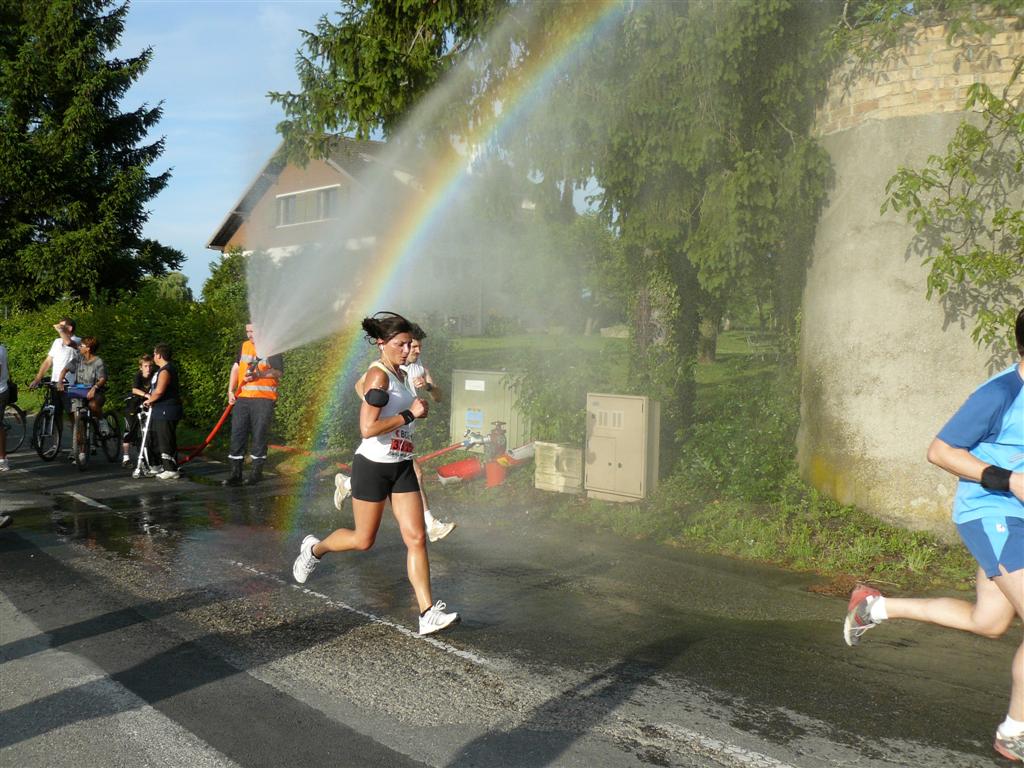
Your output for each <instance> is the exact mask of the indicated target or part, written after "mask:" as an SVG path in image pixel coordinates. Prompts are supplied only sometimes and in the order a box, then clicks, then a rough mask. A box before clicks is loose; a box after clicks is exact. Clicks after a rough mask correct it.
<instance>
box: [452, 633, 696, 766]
mask: <svg viewBox="0 0 1024 768" xmlns="http://www.w3.org/2000/svg"><path fill="white" fill-rule="evenodd" d="M692 640H693V638H692V637H689V638H688V637H687V636H686V635H673V636H671V637H666V638H662V639H660V640H657V641H654V642H651V643H648V644H647V645H644V646H642V647H640V648H637V649H636V650H634V651H633V652H632V653H629V654H628V655H627V656H626V658H624V659H622V660H621V661H619V662H618V663H616V664H613V665H612V666H610V667H608V668H607V669H605V670H602V671H600V672H596V673H595V674H593V675H591V676H590V677H588V678H587V679H585V680H583V681H582V682H580V683H578V684H576V685H574V686H572V687H571V688H569V689H567V690H565V691H563V692H562V693H561V694H559V695H557V696H555V697H554V698H551V699H548V700H547V701H546V702H544V703H543V704H541V705H540V706H538V707H536V708H535V709H534V710H533V711H532V712H530V713H529V714H528V715H527V716H526V717H525V719H524V720H523V721H522V722H521V723H519V724H518V725H517V726H516V727H515V728H513V729H511V730H507V731H502V732H497V733H494V732H491V733H487V734H484V735H482V736H480V737H478V738H477V739H475V740H473V741H472V742H470V743H469V744H468V745H466V747H465V748H463V749H462V750H461V751H460V752H459V754H458V755H457V756H456V757H455V758H454V759H453V760H451V761H450V762H449V763H448V768H470V766H493V765H501V766H503V768H507V767H508V766H539V765H554V764H556V762H557V760H558V757H559V755H561V754H562V753H564V752H565V751H566V750H567V749H568V748H569V747H570V746H571V745H572V744H573V743H575V742H576V741H578V740H580V739H582V738H584V737H585V736H586V735H587V734H588V733H590V732H591V731H592V730H593V729H594V728H595V726H597V725H598V724H599V723H601V722H602V721H603V720H605V719H606V718H608V717H609V716H610V715H612V714H613V713H614V712H615V711H616V710H617V709H618V708H619V707H620V706H621V705H622V704H623V703H624V702H626V701H627V700H628V699H629V698H630V697H631V696H632V695H633V693H634V692H635V691H636V690H637V689H638V688H640V687H641V686H644V685H649V684H651V683H652V680H653V678H654V677H655V676H656V675H657V674H658V673H659V672H660V671H661V670H663V669H665V668H666V667H668V666H669V665H671V663H672V662H673V660H675V659H676V658H678V657H679V656H681V655H682V654H683V653H685V652H686V650H687V647H688V645H689V643H690V642H691V641H692Z"/></svg>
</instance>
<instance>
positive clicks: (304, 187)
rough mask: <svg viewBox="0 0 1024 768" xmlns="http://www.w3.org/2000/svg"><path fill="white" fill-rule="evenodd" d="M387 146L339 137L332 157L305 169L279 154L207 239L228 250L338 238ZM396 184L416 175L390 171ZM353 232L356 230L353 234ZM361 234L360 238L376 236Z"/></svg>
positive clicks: (284, 246)
mask: <svg viewBox="0 0 1024 768" xmlns="http://www.w3.org/2000/svg"><path fill="white" fill-rule="evenodd" d="M386 146H387V145H386V144H384V143H383V142H380V141H363V140H357V139H350V138H346V137H338V139H337V140H336V141H335V144H334V147H333V149H332V151H331V154H330V157H328V158H327V159H324V160H319V159H311V160H310V161H309V163H308V164H307V165H306V166H305V167H301V166H298V165H295V164H292V163H287V162H285V161H283V160H281V159H278V158H277V153H275V156H274V157H272V158H271V159H270V161H269V162H267V164H266V165H265V166H264V167H263V168H262V169H261V170H260V172H259V173H258V174H257V175H256V178H255V179H254V180H253V181H252V182H251V183H250V184H249V186H248V187H247V188H246V190H245V192H244V193H243V194H242V197H241V198H240V199H239V200H238V202H237V203H235V205H234V206H233V207H232V209H231V211H230V212H229V213H228V214H227V216H226V217H225V218H224V220H223V222H222V223H221V225H220V226H219V227H218V228H217V231H216V232H215V233H214V235H213V237H211V238H210V241H209V242H208V243H207V248H210V249H212V250H216V251H221V252H224V251H226V250H227V249H229V248H233V247H240V248H242V249H243V250H246V251H252V250H256V249H262V250H267V251H272V252H273V251H274V250H276V249H291V248H293V247H296V246H305V245H311V244H322V243H329V242H332V241H336V239H337V230H338V221H339V220H340V219H341V217H342V215H343V213H344V212H345V210H346V209H347V208H348V207H349V206H351V205H352V204H353V201H354V200H355V199H357V196H358V195H359V188H360V186H361V179H364V178H366V177H367V176H368V175H369V172H370V171H371V169H374V168H375V167H379V163H380V162H381V157H382V156H383V154H384V150H385V149H386ZM386 176H387V177H389V178H390V179H391V181H392V182H393V183H394V185H395V186H396V187H403V188H404V189H405V190H406V193H407V191H408V189H409V186H408V184H409V180H410V179H411V178H412V177H411V174H408V173H402V172H400V171H397V170H392V173H390V174H386ZM349 234H352V233H349ZM375 234H376V233H374V232H372V231H366V232H365V233H359V235H360V236H361V237H360V239H362V240H366V239H368V238H373V237H375Z"/></svg>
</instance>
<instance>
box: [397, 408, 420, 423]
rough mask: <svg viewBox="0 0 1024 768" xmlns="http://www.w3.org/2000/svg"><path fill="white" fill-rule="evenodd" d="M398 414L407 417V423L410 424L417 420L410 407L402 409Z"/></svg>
mask: <svg viewBox="0 0 1024 768" xmlns="http://www.w3.org/2000/svg"><path fill="white" fill-rule="evenodd" d="M398 415H399V416H401V417H402V418H403V419H405V423H406V424H409V423H410V422H413V421H415V420H416V417H415V416H413V415H412V411H410V410H409V409H408V408H406V409H405V410H404V411H400V412H399V414H398Z"/></svg>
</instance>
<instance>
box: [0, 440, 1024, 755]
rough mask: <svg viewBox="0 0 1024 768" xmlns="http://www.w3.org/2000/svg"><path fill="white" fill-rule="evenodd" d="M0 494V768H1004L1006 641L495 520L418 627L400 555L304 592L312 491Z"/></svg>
mask: <svg viewBox="0 0 1024 768" xmlns="http://www.w3.org/2000/svg"><path fill="white" fill-rule="evenodd" d="M12 466H13V470H12V471H11V472H8V473H5V474H3V475H0V512H12V513H14V514H15V516H16V521H15V524H14V525H13V526H12V527H10V528H7V529H5V530H3V531H0V765H2V766H65V765H66V766H108V765H109V766H113V765H131V766H235V765H237V766H284V765H300V764H301V765H306V766H320V765H323V766H327V765H330V766H406V765H429V766H450V767H452V768H454V767H456V766H458V767H460V768H462V767H465V766H548V765H551V766H588V767H591V768H592V767H597V768H601V767H603V766H608V767H612V766H614V767H616V768H618V767H619V766H623V767H625V766H650V765H655V766H744V767H749V766H757V767H759V768H761V767H763V768H782V767H784V766H799V767H801V768H803V767H806V768H817V767H819V766H837V767H838V766H865V767H866V768H874V767H875V766H906V765H915V766H916V765H941V766H996V765H1006V764H1007V763H1005V761H1001V760H1000V759H999V758H997V757H996V756H995V754H994V753H993V752H992V750H991V735H992V733H993V731H994V729H995V726H996V724H997V723H998V722H999V721H1000V720H1001V719H1002V717H1003V715H1004V708H1005V702H1006V698H1007V695H1008V687H1009V674H1008V673H1009V665H1010V659H1011V656H1012V654H1013V651H1014V649H1015V645H1016V643H1017V642H1019V633H1020V629H1019V627H1017V628H1015V629H1014V630H1012V632H1011V635H1012V637H1007V638H1004V639H1002V640H998V641H991V640H983V639H981V638H975V637H970V636H966V635H964V634H962V633H957V632H952V631H949V630H942V629H938V628H933V627H925V626H919V625H914V624H908V623H903V624H897V623H893V624H891V625H885V626H883V627H880V628H878V629H876V630H873V631H872V632H871V633H870V634H869V635H868V636H867V637H866V639H865V642H864V644H863V645H862V646H861V647H859V648H857V649H855V650H851V649H848V648H846V646H845V645H843V643H842V640H841V637H840V632H841V622H842V615H843V611H844V608H845V605H844V602H845V601H843V600H840V599H836V598H830V597H825V596H822V595H819V594H815V593H812V592H810V591H808V589H807V588H808V586H809V585H810V584H811V583H812V579H811V577H807V576H802V575H794V574H788V573H784V572H780V571H775V570H772V569H768V568H761V567H754V566H750V565H746V564H742V563H737V562H735V561H731V560H727V559H723V558H710V557H705V556H699V555H696V554H694V553H690V552H686V551H682V550H673V549H667V548H664V547H659V546H654V545H648V544H644V543H639V542H633V541H625V540H622V539H619V538H616V537H613V536H610V535H608V534H604V533H597V532H594V531H592V530H589V529H587V528H585V527H583V526H577V525H573V524H571V523H566V522H557V521H552V520H550V519H547V518H544V519H537V518H538V515H537V514H536V513H535V514H534V515H533V516H531V515H530V510H529V509H526V508H519V507H516V508H513V509H496V508H495V507H494V506H493V504H491V503H490V501H489V499H488V496H487V492H486V491H485V490H484V489H483V488H482V487H481V488H480V491H479V494H469V495H468V498H470V499H471V500H470V501H465V502H462V506H461V507H460V508H458V509H448V510H445V512H446V513H447V514H448V516H450V517H452V518H453V519H455V520H456V521H457V522H458V524H459V527H458V528H457V529H456V530H455V532H454V533H453V534H452V535H451V536H450V537H449V538H448V539H446V540H444V541H443V542H438V543H436V544H432V545H431V548H430V555H431V564H432V572H433V584H434V592H435V597H438V598H440V599H443V600H445V601H446V602H447V603H448V605H449V607H450V608H454V609H456V610H458V611H459V612H460V613H461V614H462V616H463V622H462V623H461V624H460V625H459V626H458V627H457V628H455V629H453V630H452V631H450V632H446V633H443V634H441V635H435V636H433V637H431V638H420V637H418V636H416V635H415V634H414V631H413V630H414V620H415V603H414V600H413V596H412V593H411V589H410V588H409V586H408V583H407V582H406V579H405V565H404V560H405V557H404V549H403V547H402V544H401V540H400V538H399V536H398V532H397V529H396V526H395V524H394V521H393V520H391V519H390V518H386V519H385V523H384V525H383V526H382V530H381V534H380V536H379V537H378V540H377V545H376V546H375V548H374V549H373V550H371V551H370V552H367V553H360V554H348V555H340V556H335V557H333V558H329V559H327V560H325V562H324V563H323V564H322V565H321V566H320V567H319V568H318V569H317V570H316V571H315V572H314V574H313V575H312V576H311V577H310V580H309V581H308V582H307V584H306V585H305V587H304V588H303V587H299V586H298V585H295V584H293V583H292V581H291V576H290V571H291V563H292V560H293V559H294V557H295V554H296V553H297V547H298V543H299V541H300V540H301V538H302V537H303V536H304V535H305V534H306V533H310V532H312V533H315V534H317V535H321V536H322V535H324V534H326V533H327V532H329V531H330V530H332V529H333V528H334V527H337V526H339V525H344V524H348V523H349V522H350V519H351V512H350V508H349V507H348V506H347V505H346V508H345V510H344V511H343V512H341V513H338V512H336V511H335V510H334V508H333V506H332V505H331V491H332V485H331V482H330V479H329V478H312V479H309V480H306V479H300V478H282V477H274V478H271V479H270V480H269V481H268V482H266V483H264V484H262V485H259V486H256V487H255V488H248V489H233V490H231V491H227V490H225V489H222V488H221V487H220V486H219V485H218V484H216V480H217V479H218V478H219V477H221V476H223V475H224V474H225V471H224V468H223V467H221V466H219V465H217V464H215V463H207V462H203V463H196V464H194V465H191V466H190V467H189V478H188V479H184V480H180V481H176V482H175V481H171V482H166V483H163V482H160V481H157V480H146V479H141V480H133V479H131V477H130V476H129V475H128V473H127V472H124V471H122V470H121V469H120V468H119V467H116V466H114V465H108V464H106V462H105V461H104V460H103V459H102V458H100V460H99V462H97V463H95V464H93V465H91V466H90V467H89V468H88V469H87V471H86V472H83V473H80V472H78V470H77V469H76V468H74V467H73V466H69V465H68V464H67V463H66V462H61V461H57V462H53V463H43V462H41V461H40V460H39V459H38V458H37V457H36V456H35V455H34V454H29V453H26V452H25V451H24V450H22V451H21V452H19V453H18V454H15V455H14V456H13V457H12Z"/></svg>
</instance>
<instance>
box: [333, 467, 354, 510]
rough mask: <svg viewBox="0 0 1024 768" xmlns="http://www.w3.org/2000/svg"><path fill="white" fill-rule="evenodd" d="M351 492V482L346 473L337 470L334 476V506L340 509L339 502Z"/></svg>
mask: <svg viewBox="0 0 1024 768" xmlns="http://www.w3.org/2000/svg"><path fill="white" fill-rule="evenodd" d="M351 492H352V483H351V481H350V480H349V477H348V475H346V474H344V473H342V472H339V473H338V474H336V475H335V476H334V508H335V509H337V510H338V511H341V502H343V501H344V500H345V497H346V496H348V495H349V493H351Z"/></svg>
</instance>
